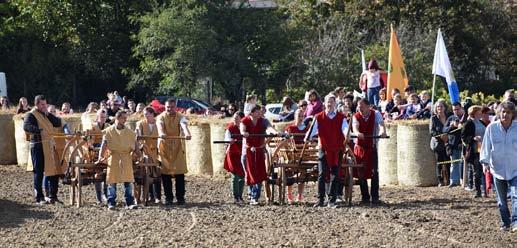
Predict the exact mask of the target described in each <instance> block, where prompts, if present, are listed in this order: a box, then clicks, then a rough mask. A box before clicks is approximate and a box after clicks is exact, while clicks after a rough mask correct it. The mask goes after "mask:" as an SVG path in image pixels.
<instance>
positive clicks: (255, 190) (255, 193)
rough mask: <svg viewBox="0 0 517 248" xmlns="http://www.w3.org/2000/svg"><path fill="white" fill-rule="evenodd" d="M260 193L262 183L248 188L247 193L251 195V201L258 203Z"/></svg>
mask: <svg viewBox="0 0 517 248" xmlns="http://www.w3.org/2000/svg"><path fill="white" fill-rule="evenodd" d="M261 191H262V183H257V184H253V185H250V186H249V192H250V194H251V199H255V200H256V201H258V199H259V198H260V192H261Z"/></svg>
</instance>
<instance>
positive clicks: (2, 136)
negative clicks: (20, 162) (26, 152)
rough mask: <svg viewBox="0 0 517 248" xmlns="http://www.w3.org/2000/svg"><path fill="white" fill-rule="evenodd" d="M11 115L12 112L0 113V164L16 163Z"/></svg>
mask: <svg viewBox="0 0 517 248" xmlns="http://www.w3.org/2000/svg"><path fill="white" fill-rule="evenodd" d="M13 116H14V114H5V113H2V114H0V140H1V141H2V142H0V164H15V163H16V142H15V139H14V122H13Z"/></svg>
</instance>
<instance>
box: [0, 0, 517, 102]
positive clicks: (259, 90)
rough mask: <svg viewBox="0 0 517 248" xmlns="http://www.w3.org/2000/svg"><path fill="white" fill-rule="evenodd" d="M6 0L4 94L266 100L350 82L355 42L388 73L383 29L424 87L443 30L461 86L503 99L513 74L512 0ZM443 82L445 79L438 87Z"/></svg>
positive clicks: (0, 39)
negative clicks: (268, 1)
mask: <svg viewBox="0 0 517 248" xmlns="http://www.w3.org/2000/svg"><path fill="white" fill-rule="evenodd" d="M276 2H277V3H278V7H277V8H271V9H254V8H248V7H246V5H239V4H238V3H237V2H236V1H227V0H209V1H206V0H175V1H171V0H149V1H137V0H116V1H106V0H90V1H81V0H41V1H30V0H11V1H3V2H2V3H0V24H1V25H0V71H2V72H5V73H6V75H7V81H8V91H9V97H10V98H11V100H12V99H17V98H19V97H20V96H28V97H31V96H34V95H35V94H38V93H44V94H46V95H47V97H48V98H49V99H50V100H51V101H52V102H56V103H60V102H63V101H71V102H72V103H73V104H74V105H77V104H81V105H84V104H86V103H87V102H89V101H92V100H100V99H103V98H105V96H104V92H108V91H111V90H114V89H117V90H119V91H124V92H125V93H126V95H128V96H129V97H130V98H135V99H136V100H139V101H146V100H149V99H151V98H152V97H153V96H156V95H174V96H189V97H195V98H200V99H206V98H207V97H220V98H222V99H227V100H229V101H231V102H235V101H239V100H242V99H243V97H244V96H245V94H247V93H250V92H253V93H254V94H257V95H258V96H259V98H260V99H262V100H263V101H276V100H279V99H280V98H281V97H282V96H283V95H291V96H292V97H294V98H301V96H302V95H303V93H304V92H305V91H306V90H307V89H310V88H315V89H317V90H318V91H320V92H328V91H330V90H331V89H333V88H335V87H337V86H344V87H345V88H346V89H347V90H353V89H357V82H358V77H359V75H360V73H361V70H362V68H361V55H360V50H361V49H362V50H364V52H365V55H366V59H367V60H369V59H371V58H375V59H376V60H377V61H378V62H379V64H380V66H381V67H383V68H384V69H387V64H386V63H387V60H388V43H389V26H390V24H392V25H393V26H394V27H395V29H396V31H397V35H398V39H399V43H400V46H401V49H402V53H403V57H404V60H405V61H404V62H405V64H406V71H407V72H408V75H409V80H410V84H411V85H414V86H416V88H418V89H430V88H431V82H432V75H431V66H432V58H433V53H434V45H435V41H436V31H437V29H438V28H441V29H442V32H443V34H444V37H445V42H446V43H447V46H448V50H449V57H450V58H451V63H452V64H453V67H454V73H455V76H456V79H457V81H458V84H459V87H460V90H465V89H468V90H469V91H470V92H478V91H481V92H484V93H485V94H497V95H500V94H501V93H502V92H504V89H507V88H512V87H515V84H516V82H517V77H516V73H515V72H516V71H517V62H516V58H517V47H516V46H515V40H517V32H516V30H517V29H516V28H517V26H516V25H517V24H516V23H517V21H516V18H515V16H516V13H517V11H515V8H516V6H515V4H513V3H512V1H509V0H507V1H503V0H495V1H486V0H472V1H439V0H430V1H419V0H380V1H350V0H349V1H344V0H327V1H318V0H278V1H276ZM440 87H441V88H445V86H444V85H441V86H440Z"/></svg>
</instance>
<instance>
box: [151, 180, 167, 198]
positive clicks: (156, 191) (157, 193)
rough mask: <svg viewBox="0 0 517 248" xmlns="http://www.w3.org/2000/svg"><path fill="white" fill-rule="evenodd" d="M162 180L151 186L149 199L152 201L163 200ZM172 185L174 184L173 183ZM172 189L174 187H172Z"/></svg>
mask: <svg viewBox="0 0 517 248" xmlns="http://www.w3.org/2000/svg"><path fill="white" fill-rule="evenodd" d="M161 183H162V182H161V180H155V181H154V182H153V183H151V184H149V198H151V199H161V198H162V184H161ZM171 184H172V182H171ZM171 187H172V185H171Z"/></svg>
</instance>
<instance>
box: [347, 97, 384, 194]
mask: <svg viewBox="0 0 517 248" xmlns="http://www.w3.org/2000/svg"><path fill="white" fill-rule="evenodd" d="M358 108H359V112H357V113H355V114H354V116H353V119H352V126H353V128H354V129H353V130H354V133H355V134H356V135H357V140H356V143H355V146H354V155H355V156H356V159H357V163H360V164H363V166H364V167H363V168H362V169H359V170H357V172H358V173H357V174H358V177H359V185H360V188H361V196H362V199H361V203H363V204H367V203H370V193H369V192H368V182H367V179H371V202H372V203H373V204H379V203H380V200H379V170H378V167H379V166H378V157H377V140H376V139H374V138H371V137H372V136H374V135H377V134H379V133H380V136H381V137H386V128H385V127H384V121H383V119H382V116H381V114H380V113H379V112H377V111H375V110H372V109H370V105H369V103H368V100H366V99H361V100H360V101H359V102H358ZM369 137H370V138H369Z"/></svg>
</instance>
